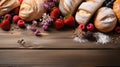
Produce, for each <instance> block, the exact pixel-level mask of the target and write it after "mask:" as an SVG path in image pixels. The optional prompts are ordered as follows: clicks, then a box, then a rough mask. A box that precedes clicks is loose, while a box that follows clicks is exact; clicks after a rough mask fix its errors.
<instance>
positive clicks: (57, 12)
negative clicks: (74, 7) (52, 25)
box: [50, 7, 60, 21]
mask: <svg viewBox="0 0 120 67" xmlns="http://www.w3.org/2000/svg"><path fill="white" fill-rule="evenodd" d="M50 16H51V17H52V19H53V20H54V21H55V20H56V19H57V18H59V16H60V10H59V8H57V7H56V8H54V9H53V10H52V11H51V13H50Z"/></svg>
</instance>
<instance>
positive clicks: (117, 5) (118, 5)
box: [113, 0, 120, 22]
mask: <svg viewBox="0 0 120 67" xmlns="http://www.w3.org/2000/svg"><path fill="white" fill-rule="evenodd" d="M113 10H114V12H115V14H116V15H117V18H118V21H119V22H120V0H116V1H115V2H114V5H113Z"/></svg>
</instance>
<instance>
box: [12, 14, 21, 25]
mask: <svg viewBox="0 0 120 67" xmlns="http://www.w3.org/2000/svg"><path fill="white" fill-rule="evenodd" d="M20 19H21V18H20V17H19V16H18V15H15V16H14V17H13V22H14V23H17V22H18V20H20Z"/></svg>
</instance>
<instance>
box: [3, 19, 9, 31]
mask: <svg viewBox="0 0 120 67" xmlns="http://www.w3.org/2000/svg"><path fill="white" fill-rule="evenodd" d="M10 26H11V25H10V21H9V20H8V19H5V20H3V21H2V23H1V28H2V29H3V30H5V31H8V30H10Z"/></svg>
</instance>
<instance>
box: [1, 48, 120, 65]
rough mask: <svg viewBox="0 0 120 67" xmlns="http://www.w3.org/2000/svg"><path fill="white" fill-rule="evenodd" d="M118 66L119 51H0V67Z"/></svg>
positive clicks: (119, 62) (119, 60)
mask: <svg viewBox="0 0 120 67" xmlns="http://www.w3.org/2000/svg"><path fill="white" fill-rule="evenodd" d="M117 65H120V51H119V50H0V67H8V66H11V67H12V66H14V67H83V66H84V67H95V66H117Z"/></svg>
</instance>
